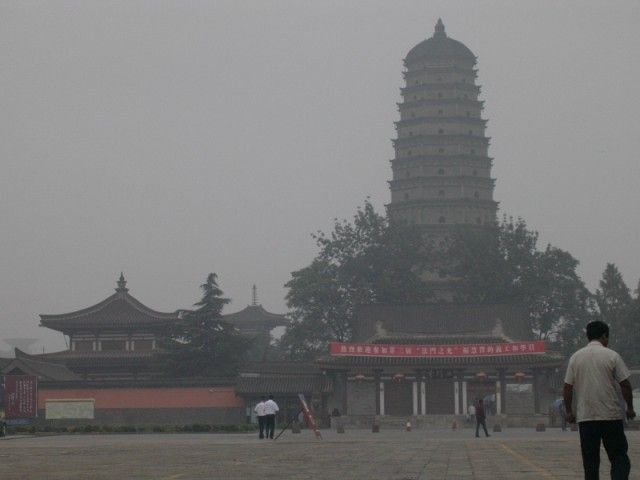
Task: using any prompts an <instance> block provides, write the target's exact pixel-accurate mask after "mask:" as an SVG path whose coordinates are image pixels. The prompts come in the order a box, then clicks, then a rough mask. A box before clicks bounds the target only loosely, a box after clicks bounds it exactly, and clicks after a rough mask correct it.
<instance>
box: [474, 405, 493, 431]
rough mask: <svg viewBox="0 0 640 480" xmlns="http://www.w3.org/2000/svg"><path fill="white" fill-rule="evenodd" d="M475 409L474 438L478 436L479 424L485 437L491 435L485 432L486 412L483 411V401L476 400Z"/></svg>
mask: <svg viewBox="0 0 640 480" xmlns="http://www.w3.org/2000/svg"><path fill="white" fill-rule="evenodd" d="M475 410H476V438H478V437H479V436H480V435H478V433H479V430H480V425H482V428H483V429H484V434H485V435H486V436H487V437H490V436H491V435H489V432H487V414H486V412H485V409H484V401H483V400H482V399H480V400H478V406H476V408H475Z"/></svg>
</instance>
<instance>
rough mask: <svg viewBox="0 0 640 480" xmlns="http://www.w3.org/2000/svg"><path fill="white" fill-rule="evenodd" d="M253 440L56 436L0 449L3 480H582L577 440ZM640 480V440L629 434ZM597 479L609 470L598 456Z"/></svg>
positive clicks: (534, 436)
mask: <svg viewBox="0 0 640 480" xmlns="http://www.w3.org/2000/svg"><path fill="white" fill-rule="evenodd" d="M323 437H324V438H323V440H315V439H314V438H313V435H312V434H311V433H310V432H308V431H303V432H302V433H301V434H298V435H294V434H292V433H290V432H286V433H285V434H283V436H282V437H281V438H280V439H279V440H277V441H275V442H274V441H270V440H258V439H257V438H256V435H253V434H251V435H249V434H237V435H231V434H226V435H222V434H131V435H59V436H49V437H21V438H7V439H0V479H3V480H14V479H16V480H17V479H20V480H22V479H29V480H31V479H47V480H57V479H61V480H62V479H64V480H70V479H83V480H84V479H105V480H106V479H109V480H121V479H153V480H162V479H164V480H177V479H185V480H189V479H230V480H231V479H238V480H253V479H256V480H258V479H260V480H271V479H273V480H275V479H278V480H288V479H290V480H298V479H299V480H303V479H304V480H310V479H331V480H351V479H363V480H426V479H430V480H431V479H518V480H521V479H553V478H557V479H579V478H582V467H581V463H580V462H581V460H580V451H579V442H578V435H577V433H576V432H560V431H558V430H547V431H546V432H535V431H533V430H531V429H529V430H524V429H508V430H506V431H504V432H502V433H494V434H493V435H492V437H491V438H478V439H476V438H474V437H473V432H472V431H471V430H468V429H466V430H458V431H450V430H430V431H425V430H417V431H413V432H403V431H389V430H387V431H382V432H380V433H377V434H373V433H371V432H369V431H364V430H350V431H349V430H348V431H347V432H346V433H345V434H336V433H335V432H331V431H324V432H323ZM627 437H628V439H629V443H630V452H629V453H630V458H631V462H632V474H631V478H632V479H639V480H640V465H638V463H640V462H639V459H640V433H639V432H635V431H634V432H627ZM602 460H603V462H602V475H601V478H603V479H605V478H609V477H608V468H609V462H608V460H607V458H606V455H605V454H604V451H603V452H602Z"/></svg>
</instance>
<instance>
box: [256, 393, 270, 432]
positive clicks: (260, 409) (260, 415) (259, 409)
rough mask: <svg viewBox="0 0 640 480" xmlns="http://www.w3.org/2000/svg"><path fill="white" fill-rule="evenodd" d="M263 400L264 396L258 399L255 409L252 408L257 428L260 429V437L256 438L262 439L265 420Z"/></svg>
mask: <svg viewBox="0 0 640 480" xmlns="http://www.w3.org/2000/svg"><path fill="white" fill-rule="evenodd" d="M265 400H266V398H265V397H264V396H262V397H260V401H259V402H258V404H257V405H256V408H254V410H253V411H254V412H256V415H257V416H258V428H259V429H260V435H259V436H258V438H264V426H265V423H266V418H267V417H266V415H267V413H266V406H265V403H266V402H265Z"/></svg>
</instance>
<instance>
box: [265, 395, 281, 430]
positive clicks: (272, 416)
mask: <svg viewBox="0 0 640 480" xmlns="http://www.w3.org/2000/svg"><path fill="white" fill-rule="evenodd" d="M264 409H265V425H266V428H267V433H266V436H267V438H270V439H272V440H273V433H274V430H275V429H276V413H277V412H278V411H279V410H280V409H279V408H278V404H277V403H276V402H274V401H273V395H269V400H267V401H266V402H265V404H264Z"/></svg>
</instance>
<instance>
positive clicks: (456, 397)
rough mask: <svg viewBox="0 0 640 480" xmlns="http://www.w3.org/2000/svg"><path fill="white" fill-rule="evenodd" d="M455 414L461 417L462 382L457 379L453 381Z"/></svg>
mask: <svg viewBox="0 0 640 480" xmlns="http://www.w3.org/2000/svg"><path fill="white" fill-rule="evenodd" d="M453 412H454V414H455V415H460V382H458V378H457V377H456V378H455V379H454V380H453Z"/></svg>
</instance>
